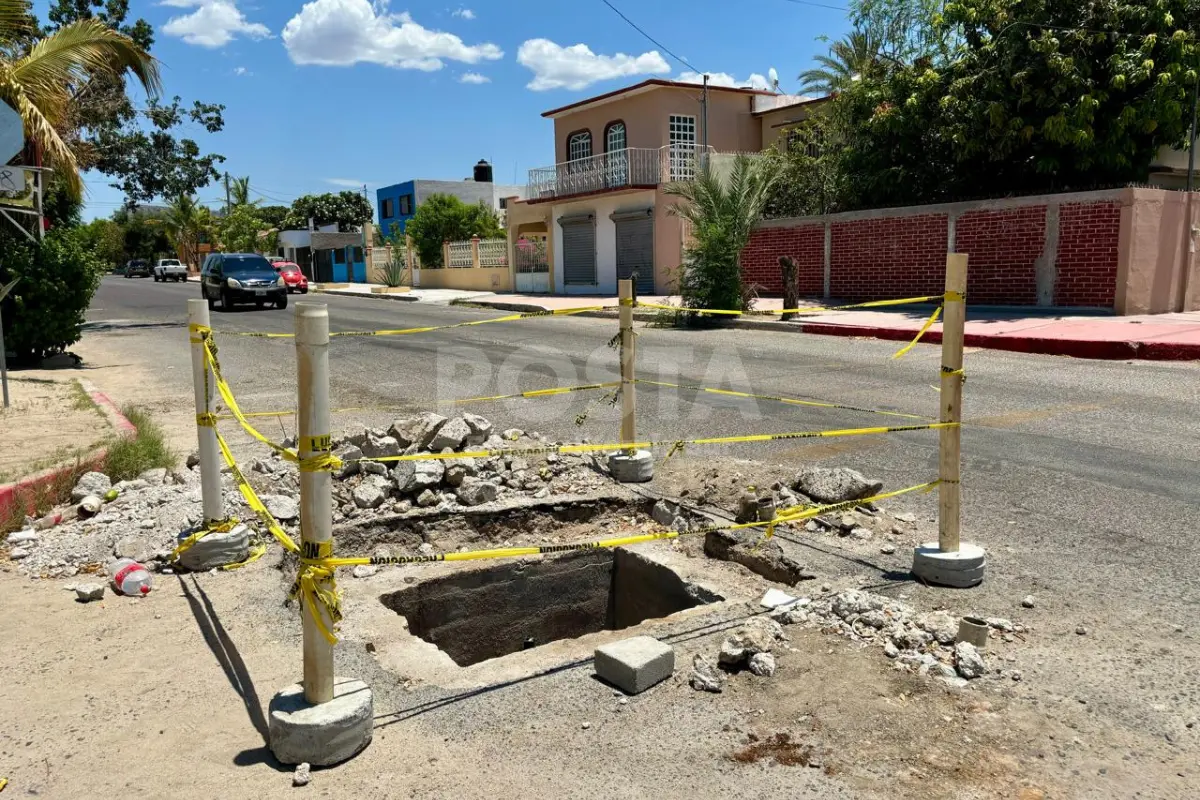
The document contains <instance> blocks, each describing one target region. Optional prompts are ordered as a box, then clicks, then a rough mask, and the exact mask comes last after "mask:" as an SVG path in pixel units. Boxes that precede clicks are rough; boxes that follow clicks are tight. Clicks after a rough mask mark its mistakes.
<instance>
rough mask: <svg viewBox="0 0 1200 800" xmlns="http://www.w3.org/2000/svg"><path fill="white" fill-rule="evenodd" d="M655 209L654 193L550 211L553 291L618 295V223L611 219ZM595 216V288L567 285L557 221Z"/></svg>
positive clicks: (591, 200) (583, 202)
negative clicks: (638, 211) (564, 279)
mask: <svg viewBox="0 0 1200 800" xmlns="http://www.w3.org/2000/svg"><path fill="white" fill-rule="evenodd" d="M653 207H654V191H653V190H647V191H644V192H637V193H634V194H622V195H617V196H615V197H614V196H607V197H596V198H585V199H582V200H576V201H574V202H569V203H556V204H555V205H554V207H553V210H552V212H551V217H550V221H551V226H552V230H551V235H552V236H553V237H554V292H555V293H556V294H616V293H617V224H616V223H615V222H613V221H612V220H611V219H609V217H610V216H611V215H612V214H615V213H617V212H619V211H637V210H639V209H644V208H653ZM588 213H590V214H594V215H595V216H596V283H595V285H580V284H564V282H563V238H562V226H561V225H559V224H558V218H559V217H562V216H571V215H574V214H588Z"/></svg>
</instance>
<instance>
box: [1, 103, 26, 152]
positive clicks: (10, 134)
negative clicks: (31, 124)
mask: <svg viewBox="0 0 1200 800" xmlns="http://www.w3.org/2000/svg"><path fill="white" fill-rule="evenodd" d="M23 147H25V124H24V123H23V122H21V115H20V114H18V113H17V112H16V111H13V109H12V106H10V105H9V104H8V103H5V102H4V101H3V100H0V165H3V164H7V163H8V162H9V161H10V160H11V159H12V157H13V156H15V155H17V153H20V152H21V149H22V148H23Z"/></svg>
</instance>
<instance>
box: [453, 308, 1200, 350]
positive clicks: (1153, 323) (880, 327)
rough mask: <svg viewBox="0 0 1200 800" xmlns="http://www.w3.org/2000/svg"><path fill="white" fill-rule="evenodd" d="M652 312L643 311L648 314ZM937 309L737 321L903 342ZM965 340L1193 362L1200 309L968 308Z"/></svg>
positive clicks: (933, 335) (931, 335)
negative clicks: (1116, 312) (1120, 313)
mask: <svg viewBox="0 0 1200 800" xmlns="http://www.w3.org/2000/svg"><path fill="white" fill-rule="evenodd" d="M639 300H641V301H642V302H646V303H656V304H662V305H676V304H678V303H679V298H678V297H665V296H644V297H640V298H639ZM471 302H472V303H474V304H478V305H485V306H491V307H493V308H498V309H505V310H514V311H525V310H528V311H535V310H542V309H544V310H554V309H563V308H575V307H579V306H586V305H602V306H612V307H613V308H614V309H615V307H616V305H617V299H616V298H615V297H611V296H605V297H594V296H568V297H563V296H542V295H519V294H496V295H493V296H490V297H479V298H475V299H473V300H472V301H471ZM801 305H802V306H803V305H811V306H813V307H816V306H818V304H817V303H815V302H811V303H810V302H808V301H801ZM755 308H756V309H758V310H762V311H769V310H778V309H781V308H783V300H782V299H780V298H778V297H768V298H761V299H760V300H759V301H758V302H757V303H756V304H755ZM648 311H649V310H647V312H648ZM647 312H643V313H642V314H640V315H639V316H647V315H649V314H648V313H647ZM932 312H933V306H932V305H913V306H903V307H898V308H894V309H879V310H871V309H861V310H855V311H834V312H825V313H812V314H803V315H800V316H798V317H796V318H795V319H794V320H792V321H790V322H782V321H779V320H778V319H774V320H773V319H769V318H753V317H751V318H747V319H738V320H735V321H734V322H733V324H734V325H736V326H739V327H747V328H754V329H760V330H794V331H799V332H801V333H814V334H821V335H825V336H863V337H869V338H875V339H892V340H897V341H900V340H908V339H911V338H912V337H913V336H915V335H916V333H917V331H918V330H920V329H921V326H922V325H923V324H924V323H925V321H926V320H927V319H928V318H929V315H930V314H931V313H932ZM941 340H942V326H941V324H940V323H939V324H936V325H934V326H933V328H931V329H930V330H929V332H927V333H926V334H925V336H924V337H923V339H922V341H926V342H930V343H937V342H940V341H941ZM966 344H967V346H969V347H982V348H985V349H991V350H1010V351H1014V352H1019V353H1041V354H1046V355H1060V356H1072V357H1074V358H1097V359H1147V360H1158V361H1173V360H1193V359H1200V312H1187V313H1179V314H1145V315H1140V316H1128V317H1114V316H1112V315H1110V314H1103V313H1094V314H1088V313H1082V312H1071V311H1064V310H1057V311H1056V310H1052V309H1046V310H1042V309H1031V308H998V307H994V306H993V307H987V308H968V309H967V328H966Z"/></svg>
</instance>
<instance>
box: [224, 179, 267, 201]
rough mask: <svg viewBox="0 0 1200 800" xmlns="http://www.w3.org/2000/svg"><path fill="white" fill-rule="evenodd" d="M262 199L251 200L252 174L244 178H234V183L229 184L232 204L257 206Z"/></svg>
mask: <svg viewBox="0 0 1200 800" xmlns="http://www.w3.org/2000/svg"><path fill="white" fill-rule="evenodd" d="M261 202H262V200H261V199H260V200H255V201H253V202H251V200H250V176H249V175H247V176H245V177H243V178H234V179H233V183H231V184H229V205H230V206H256V205H258V204H259V203H261Z"/></svg>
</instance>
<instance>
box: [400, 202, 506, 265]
mask: <svg viewBox="0 0 1200 800" xmlns="http://www.w3.org/2000/svg"><path fill="white" fill-rule="evenodd" d="M404 232H405V233H406V234H408V235H409V236H411V237H412V240H413V244H414V245H415V246H416V248H417V254H418V255H419V256H420V258H421V266H422V267H441V266H445V265H444V264H442V242H461V241H462V240H464V239H470V238H471V237H472V236H478V237H479V238H480V239H497V238H500V237H503V236H504V235H505V231H504V228H501V227H500V218H499V217H498V216H497V215H496V212H495V211H493V210H492V209H491V208H489V207H488V206H486V205H484V204H483V203H477V204H475V205H471V204H469V203H464V202H463V201H462V200H459V199H458V198H457V197H454V196H453V195H448V194H435V195H430V197H429V198H428V199H427V200H425V201H424V202H423V203H421V205H420V206H419V207H418V208H417V213H416V215H415V216H413V218H412V219H410V220H409V221H408V224H407V225H406V226H405V228H404Z"/></svg>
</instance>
